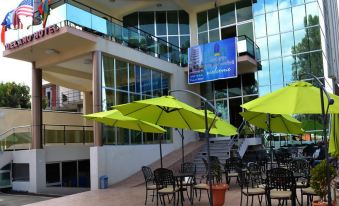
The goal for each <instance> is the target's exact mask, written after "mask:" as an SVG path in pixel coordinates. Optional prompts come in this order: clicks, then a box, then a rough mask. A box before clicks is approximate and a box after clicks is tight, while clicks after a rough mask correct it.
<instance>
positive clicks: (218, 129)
mask: <svg viewBox="0 0 339 206" xmlns="http://www.w3.org/2000/svg"><path fill="white" fill-rule="evenodd" d="M200 112H201V114H204V110H200ZM208 117H210V118H214V113H213V112H210V111H208ZM214 125H215V128H211V130H210V132H209V133H210V134H216V135H223V136H232V135H236V134H238V132H237V128H236V127H234V126H233V125H231V124H230V123H228V122H226V121H225V120H223V119H221V118H220V117H216V119H215V123H214ZM194 131H196V132H200V133H205V129H197V130H194Z"/></svg>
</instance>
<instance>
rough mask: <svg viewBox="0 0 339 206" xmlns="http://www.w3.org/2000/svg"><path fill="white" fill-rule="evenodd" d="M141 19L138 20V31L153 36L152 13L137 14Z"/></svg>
mask: <svg viewBox="0 0 339 206" xmlns="http://www.w3.org/2000/svg"><path fill="white" fill-rule="evenodd" d="M139 15H140V16H141V17H142V18H140V19H139V24H140V29H141V30H143V31H145V32H148V33H150V34H152V35H154V34H155V33H154V12H153V11H150V12H139Z"/></svg>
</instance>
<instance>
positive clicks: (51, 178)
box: [46, 163, 61, 186]
mask: <svg viewBox="0 0 339 206" xmlns="http://www.w3.org/2000/svg"><path fill="white" fill-rule="evenodd" d="M53 183H54V184H53ZM46 184H48V185H50V184H53V186H56V185H55V184H58V185H60V184H61V178H60V163H51V164H46ZM60 186H61V185H60Z"/></svg>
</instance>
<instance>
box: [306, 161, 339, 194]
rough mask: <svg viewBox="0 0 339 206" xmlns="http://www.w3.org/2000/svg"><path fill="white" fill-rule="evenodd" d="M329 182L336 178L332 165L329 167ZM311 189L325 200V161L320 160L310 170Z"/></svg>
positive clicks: (326, 191)
mask: <svg viewBox="0 0 339 206" xmlns="http://www.w3.org/2000/svg"><path fill="white" fill-rule="evenodd" d="M329 173H330V181H332V180H333V179H334V178H335V177H336V171H335V169H334V167H333V165H329ZM311 187H312V188H313V189H314V191H315V192H316V193H317V195H319V196H320V198H321V199H322V200H326V195H327V193H328V190H327V182H326V161H325V160H322V161H321V162H320V163H319V164H318V165H316V166H315V167H314V168H313V169H312V170H311Z"/></svg>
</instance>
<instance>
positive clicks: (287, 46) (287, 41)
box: [281, 32, 294, 56]
mask: <svg viewBox="0 0 339 206" xmlns="http://www.w3.org/2000/svg"><path fill="white" fill-rule="evenodd" d="M281 42H282V44H281V53H282V55H283V56H287V55H291V54H292V49H293V47H294V35H293V32H288V33H282V34H281Z"/></svg>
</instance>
